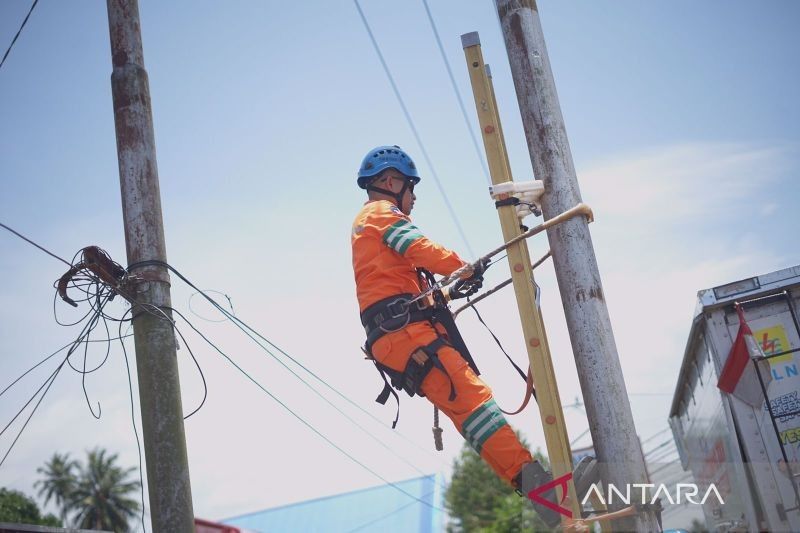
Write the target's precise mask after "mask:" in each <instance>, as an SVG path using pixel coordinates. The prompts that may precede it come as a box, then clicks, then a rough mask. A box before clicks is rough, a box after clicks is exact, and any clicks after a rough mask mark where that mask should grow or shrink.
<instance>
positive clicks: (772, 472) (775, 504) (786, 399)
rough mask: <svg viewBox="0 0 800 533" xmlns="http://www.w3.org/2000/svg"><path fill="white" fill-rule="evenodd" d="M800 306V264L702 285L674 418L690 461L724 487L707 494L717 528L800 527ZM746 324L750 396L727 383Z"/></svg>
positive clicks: (697, 476)
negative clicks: (723, 381) (723, 382)
mask: <svg viewBox="0 0 800 533" xmlns="http://www.w3.org/2000/svg"><path fill="white" fill-rule="evenodd" d="M737 308H738V310H737ZM799 308H800V266H795V267H791V268H787V269H783V270H779V271H777V272H771V273H769V274H765V275H760V276H755V277H752V278H748V279H744V280H740V281H736V282H733V283H728V284H726V285H722V286H719V287H714V288H711V289H706V290H701V291H700V292H698V294H697V306H696V309H695V313H694V318H693V321H692V324H691V328H690V332H689V338H688V341H687V343H686V349H685V351H684V354H683V361H682V363H681V368H680V373H679V376H678V380H677V385H676V387H675V393H674V396H673V400H672V406H671V408H670V414H669V425H670V427H671V429H672V434H673V437H674V439H675V444H676V447H677V450H678V455H679V457H680V462H681V466H682V467H683V469H684V470H685V471H690V472H691V474H692V476H693V477H694V480H695V481H696V483H697V485H698V486H699V489H700V492H701V493H705V491H706V489H707V488H708V487H710V486H711V485H712V484H713V485H714V487H715V489H716V490H717V492H718V493H719V495H720V498H708V499H707V500H706V501H705V502H703V503H701V504H700V505H702V508H703V515H704V517H705V522H706V527H707V528H708V529H709V531H752V532H758V531H800V491H798V481H800V479H798V476H800V468H798V460H799V459H800V397H799V396H798V393H799V392H800V372H799V371H798V370H799V369H800V361H798V357H799V355H800V354H799V353H798V352H800V323H798V309H799ZM740 316H742V317H744V320H743V321H742V320H741V319H740ZM743 322H744V323H743ZM747 327H749V331H750V332H751V333H752V339H753V340H754V341H755V342H754V343H751V346H752V347H754V348H756V349H755V350H748V359H747V360H746V361H747V363H746V365H747V366H746V367H743V368H744V370H743V373H742V374H741V379H742V380H744V379H748V380H751V383H743V386H750V388H751V391H750V392H751V393H752V392H753V391H755V393H756V395H752V394H751V395H750V397H749V399H747V400H743V399H742V396H741V395H739V394H737V393H738V391H739V388H738V384H737V389H736V391H734V393H733V394H729V393H728V392H723V391H722V390H721V389H720V388H719V387H718V383H719V380H720V375H721V374H722V372H723V369H725V365H726V362H728V358H729V357H731V354H732V349H733V347H734V343H735V342H736V339H737V334H739V332H740V328H747ZM743 331H746V329H745V330H743ZM743 364H744V363H743ZM737 383H738V382H737ZM754 387H755V388H754Z"/></svg>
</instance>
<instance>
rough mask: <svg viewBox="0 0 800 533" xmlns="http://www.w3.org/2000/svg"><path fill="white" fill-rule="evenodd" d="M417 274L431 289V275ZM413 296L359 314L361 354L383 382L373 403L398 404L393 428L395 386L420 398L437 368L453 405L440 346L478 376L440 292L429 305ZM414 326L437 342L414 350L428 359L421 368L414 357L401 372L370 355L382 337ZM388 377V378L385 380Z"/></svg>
mask: <svg viewBox="0 0 800 533" xmlns="http://www.w3.org/2000/svg"><path fill="white" fill-rule="evenodd" d="M417 273H418V275H419V277H420V282H421V283H423V285H427V286H431V285H433V282H434V281H435V280H434V278H433V274H431V273H430V272H428V271H427V270H425V269H422V268H418V269H417ZM414 296H415V295H413V294H410V293H404V294H397V295H394V296H390V297H389V298H384V299H383V300H379V301H377V302H375V303H374V304H372V305H370V306H369V307H367V308H366V309H365V310H364V312H362V313H361V324H362V325H363V326H364V330H365V331H366V334H367V342H366V344H365V346H364V351H365V352H366V354H367V356H368V357H369V358H370V359H372V362H373V363H374V364H375V368H377V369H378V372H379V373H380V375H381V378H382V379H383V383H384V386H383V390H382V391H381V393H380V394H379V395H378V397H377V398H376V399H375V401H376V402H378V403H379V404H381V405H385V404H386V401H387V400H388V399H389V395H390V394H391V395H392V396H394V398H395V401H396V402H397V412H396V415H395V418H394V422H392V428H394V427H395V426H397V421H398V419H399V418H400V397H399V396H398V394H397V393H396V392H395V391H394V390H392V386H394V388H395V389H397V390H404V391H406V393H407V394H408V395H409V396H414V395H415V394H416V395H419V396H424V394H423V392H422V388H421V387H422V382H423V381H424V380H425V377H426V376H427V375H428V373H429V372H430V371H431V370H433V369H434V368H437V369H439V370H441V371H442V372H443V373H444V375H445V376H447V379H448V380H449V381H450V396H449V400H450V401H453V400H454V399H455V397H456V394H457V391H456V388H455V385H454V384H453V380H452V379H451V378H450V374H449V373H448V372H447V369H446V368H445V367H444V365H443V364H442V362H441V361H440V360H439V356H438V352H439V350H440V349H441V348H442V347H443V346H451V347H452V348H454V349H455V350H456V351H458V352H459V354H461V357H463V358H464V360H465V361H466V362H467V363H468V364H469V366H470V368H472V370H473V371H474V372H475V374H476V375H480V372H479V371H478V367H477V366H476V365H475V361H474V360H473V359H472V355H471V354H470V353H469V350H468V349H467V345H466V344H465V343H464V339H463V338H462V337H461V333H459V331H458V328H457V327H456V323H455V320H454V319H453V315H452V313H451V312H450V309H449V308H448V307H447V303H446V300H445V297H444V295H443V294H442V293H441V291H436V292H434V293H433V298H432V303H430V301H428V302H426V301H425V300H418V301H416V302H413V303H411V302H412V300H413V299H414ZM417 322H428V323H429V324H430V325H431V326H432V327H433V328H434V330H435V331H436V332H437V337H436V339H435V340H434V341H433V342H431V343H429V344H426V345H424V346H420V347H418V348H416V349H415V350H414V351H413V352H412V354H413V353H415V352H417V351H421V352H423V353H424V354H425V355H426V356H427V359H426V361H425V362H424V363H423V364H419V363H417V362H416V361H415V360H414V358H413V357H409V359H408V363H406V367H405V368H404V369H403V370H402V371H399V370H395V369H394V368H391V367H389V366H386V365H384V364H382V363H380V362H379V361H377V360H376V359H375V357H374V356H373V355H372V347H373V346H374V344H375V342H377V341H378V339H380V338H381V337H383V336H384V335H387V334H389V333H394V332H396V331H400V330H401V329H403V328H405V327H406V326H408V325H410V324H414V323H417ZM436 324H441V325H442V327H443V328H444V330H445V332H446V336H442V335H440V334H439V332H438V330H437V329H436V328H435V326H436ZM387 376H388V377H387Z"/></svg>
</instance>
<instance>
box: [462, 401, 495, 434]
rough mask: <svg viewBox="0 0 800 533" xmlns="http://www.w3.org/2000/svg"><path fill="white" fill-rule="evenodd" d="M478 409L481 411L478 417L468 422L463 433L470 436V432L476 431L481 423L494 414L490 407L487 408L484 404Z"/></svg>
mask: <svg viewBox="0 0 800 533" xmlns="http://www.w3.org/2000/svg"><path fill="white" fill-rule="evenodd" d="M479 409H483V412H482V413H481V414H480V415H478V418H476V419H475V420H473V421H472V422H470V423H469V425H468V426H465V427H464V433H470V434H472V431H473V430H475V429H478V427H479V426H480V425H481V422H483V421H485V420H486V419H487V418H488V417H490V416H492V414H493V413H494V411H493V410H492V408H491V406H488V405H486V404H484V405H482V406H480V407H479Z"/></svg>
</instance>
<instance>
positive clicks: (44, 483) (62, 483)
mask: <svg viewBox="0 0 800 533" xmlns="http://www.w3.org/2000/svg"><path fill="white" fill-rule="evenodd" d="M77 466H78V463H77V461H74V460H72V459H70V458H69V454H68V453H65V454H64V455H61V454H58V453H54V454H53V457H52V458H50V461H48V462H46V463H45V464H44V466H43V467H39V468H37V469H36V471H37V472H38V473H39V474H42V475H43V476H44V479H42V480H39V481H37V482H36V483H34V486H35V487H38V488H39V496H41V497H44V503H45V505H47V504H48V503H49V502H50V500H51V499H52V500H53V501H54V502H55V504H56V505H57V506H58V507H59V508H60V515H61V521H62V522H65V521H66V519H67V514H68V513H69V511H70V509H69V503H70V499H71V495H72V491H73V490H74V488H75V485H76V483H77V481H78V480H77V478H76V477H75V474H74V472H73V470H74V469H75V468H76V467H77Z"/></svg>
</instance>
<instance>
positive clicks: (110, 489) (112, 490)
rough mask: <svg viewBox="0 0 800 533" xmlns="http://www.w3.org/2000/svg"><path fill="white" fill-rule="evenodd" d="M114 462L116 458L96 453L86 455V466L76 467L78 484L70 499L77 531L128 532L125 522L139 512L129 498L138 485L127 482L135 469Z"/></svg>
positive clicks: (99, 450)
mask: <svg viewBox="0 0 800 533" xmlns="http://www.w3.org/2000/svg"><path fill="white" fill-rule="evenodd" d="M116 460H117V454H113V455H107V453H106V450H103V449H96V450H93V451H90V452H89V453H88V456H87V461H86V466H83V465H78V471H79V473H78V480H77V483H76V484H75V486H74V487H73V490H72V493H71V496H70V499H69V500H70V501H69V507H70V509H72V510H74V511H75V513H76V516H75V526H76V527H78V528H83V529H105V530H110V531H128V519H130V518H132V517H134V516H136V514H137V512H138V511H139V508H140V507H139V502H138V501H136V500H135V499H132V498H130V497H129V496H130V495H131V494H132V493H134V492H135V491H137V490H139V488H140V486H141V485H140V484H139V482H138V481H136V480H129V479H128V478H129V476H130V475H131V474H132V473H133V472H134V471H135V470H136V468H128V469H123V468H120V467H119V466H117V465H116V464H115V462H116Z"/></svg>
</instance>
